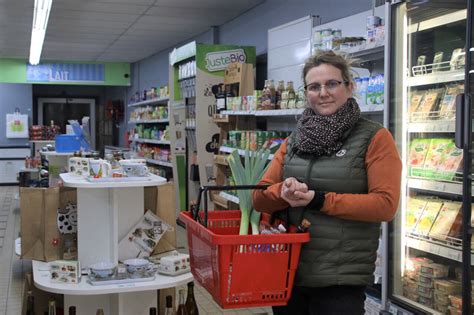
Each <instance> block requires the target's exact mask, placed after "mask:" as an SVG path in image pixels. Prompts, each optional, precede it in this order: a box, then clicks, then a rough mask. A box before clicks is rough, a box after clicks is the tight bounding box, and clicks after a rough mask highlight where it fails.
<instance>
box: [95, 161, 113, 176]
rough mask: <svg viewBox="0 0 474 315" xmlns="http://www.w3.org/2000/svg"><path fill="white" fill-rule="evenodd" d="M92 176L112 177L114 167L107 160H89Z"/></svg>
mask: <svg viewBox="0 0 474 315" xmlns="http://www.w3.org/2000/svg"><path fill="white" fill-rule="evenodd" d="M89 165H90V176H92V177H94V178H102V177H110V176H112V166H111V165H110V163H109V162H107V161H106V160H94V159H89Z"/></svg>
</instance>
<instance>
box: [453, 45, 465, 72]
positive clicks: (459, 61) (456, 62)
mask: <svg viewBox="0 0 474 315" xmlns="http://www.w3.org/2000/svg"><path fill="white" fill-rule="evenodd" d="M464 55H465V53H464V52H463V49H462V48H456V49H454V50H453V53H452V55H451V60H450V61H449V66H450V70H459V69H463V68H464V65H465V62H466V60H465V57H464Z"/></svg>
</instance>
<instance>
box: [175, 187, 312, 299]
mask: <svg viewBox="0 0 474 315" xmlns="http://www.w3.org/2000/svg"><path fill="white" fill-rule="evenodd" d="M241 187H244V188H241ZM236 188H237V189H254V188H261V186H221V187H218V186H206V187H201V191H200V195H199V199H198V205H199V204H200V203H199V201H200V199H201V198H200V197H201V195H202V194H203V195H204V199H205V202H204V213H191V212H182V213H181V214H180V215H179V219H180V220H181V221H183V222H184V223H185V224H186V230H187V236H188V246H189V254H190V259H191V272H192V274H193V276H194V279H195V280H196V281H198V282H199V283H200V284H201V285H202V286H203V287H204V288H205V289H206V290H207V291H208V292H209V293H210V294H211V295H212V297H213V298H214V300H215V301H216V302H217V303H218V304H219V305H220V306H221V307H222V308H243V307H257V306H277V305H286V304H287V302H288V300H289V298H290V295H291V289H292V287H293V280H294V277H295V272H296V267H297V266H298V260H299V255H300V250H301V245H302V244H303V243H306V242H308V241H309V234H308V233H284V234H265V235H239V228H240V215H241V212H240V210H225V211H209V212H208V211H207V191H208V190H229V189H236ZM197 211H198V212H199V210H197ZM198 221H199V222H198ZM200 222H201V223H202V224H201V223H200Z"/></svg>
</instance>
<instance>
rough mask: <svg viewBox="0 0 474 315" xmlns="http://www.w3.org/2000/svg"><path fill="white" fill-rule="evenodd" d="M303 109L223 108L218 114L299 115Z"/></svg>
mask: <svg viewBox="0 0 474 315" xmlns="http://www.w3.org/2000/svg"><path fill="white" fill-rule="evenodd" d="M304 110H305V109H304V108H292V109H271V110H224V111H222V112H220V113H219V114H221V115H228V116H295V115H301V114H302V113H303V111H304Z"/></svg>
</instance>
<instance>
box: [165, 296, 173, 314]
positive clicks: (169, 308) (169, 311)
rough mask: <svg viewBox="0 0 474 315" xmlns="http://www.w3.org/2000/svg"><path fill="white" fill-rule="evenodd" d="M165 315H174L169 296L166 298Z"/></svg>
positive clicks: (171, 300)
mask: <svg viewBox="0 0 474 315" xmlns="http://www.w3.org/2000/svg"><path fill="white" fill-rule="evenodd" d="M165 315H175V313H174V308H173V297H172V296H171V295H167V296H166V307H165Z"/></svg>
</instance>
